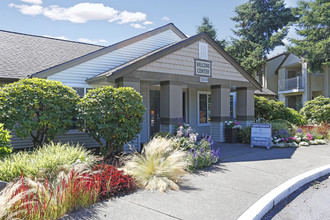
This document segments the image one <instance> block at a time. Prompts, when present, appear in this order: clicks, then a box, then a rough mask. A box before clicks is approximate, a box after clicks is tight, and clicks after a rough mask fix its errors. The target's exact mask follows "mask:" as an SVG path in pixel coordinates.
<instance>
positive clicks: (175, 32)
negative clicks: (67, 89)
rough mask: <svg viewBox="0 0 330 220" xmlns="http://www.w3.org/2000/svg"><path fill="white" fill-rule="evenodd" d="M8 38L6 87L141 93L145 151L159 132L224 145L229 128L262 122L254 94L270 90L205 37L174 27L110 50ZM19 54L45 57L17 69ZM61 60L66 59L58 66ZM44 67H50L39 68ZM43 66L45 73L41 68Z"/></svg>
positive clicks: (76, 137) (70, 136)
mask: <svg viewBox="0 0 330 220" xmlns="http://www.w3.org/2000/svg"><path fill="white" fill-rule="evenodd" d="M4 37H5V38H6V40H5V41H4V42H3V41H2V43H0V48H2V47H5V48H7V50H6V52H1V53H2V55H1V53H0V61H1V62H4V63H5V68H1V66H2V65H1V66H0V83H1V81H2V83H6V82H10V81H14V80H17V79H18V78H25V77H28V76H27V75H30V76H29V77H38V78H45V79H49V80H56V81H60V82H62V83H63V84H65V85H68V86H71V87H73V88H74V89H75V90H76V91H77V93H78V94H79V95H80V96H83V95H84V94H86V92H87V91H88V90H89V89H93V88H96V87H100V86H105V85H112V86H127V87H133V88H134V89H135V90H136V91H138V92H140V94H141V95H142V97H143V104H144V106H145V109H146V112H145V115H144V120H143V124H142V131H141V133H140V134H139V137H138V138H137V139H136V141H135V144H136V145H137V146H138V147H139V146H140V143H145V142H147V141H148V140H149V139H150V137H152V135H154V134H155V133H156V132H160V131H161V132H169V131H172V130H173V128H174V126H175V124H177V123H179V122H182V121H184V122H186V123H188V124H189V125H190V126H191V127H192V128H193V129H194V130H196V131H197V132H198V133H199V134H205V135H206V134H207V135H211V136H212V138H213V139H214V141H218V142H223V141H225V137H224V123H223V122H224V121H226V120H230V119H232V118H235V119H236V120H238V121H240V123H242V124H247V123H249V122H251V121H253V120H254V91H255V90H261V89H262V88H261V86H260V84H259V83H258V82H257V81H256V80H255V79H254V78H253V77H251V76H250V75H249V74H248V73H247V72H246V71H245V70H244V69H243V68H242V67H241V66H240V65H239V64H238V63H237V62H236V61H235V60H234V59H233V58H232V57H231V56H230V55H228V54H227V53H226V52H225V51H224V50H223V49H222V48H221V47H220V46H219V45H218V44H217V43H216V42H215V41H214V40H213V39H211V38H210V37H209V36H208V35H207V34H205V33H200V34H197V35H194V36H192V37H187V36H186V35H184V34H183V33H182V32H181V31H180V30H179V29H178V28H177V27H175V26H174V25H173V24H167V25H165V26H162V27H160V28H157V29H154V30H151V31H148V32H146V33H143V34H141V35H138V36H135V37H133V38H130V39H127V40H124V41H121V42H119V43H117V44H114V45H110V46H108V47H102V46H96V45H94V46H93V45H87V44H81V43H78V42H71V41H65V40H58V39H52V38H45V37H39V36H32V35H25V34H19V33H13V32H6V31H0V39H1V38H4ZM8 37H9V38H8ZM18 38H19V39H20V40H19V42H18V41H17V39H18ZM22 42H24V43H22ZM33 42H34V43H35V42H37V44H38V46H37V47H36V48H35V47H32V46H31V45H30V44H31V43H33ZM54 42H55V43H54ZM17 43H21V44H22V45H21V46H20V47H19V48H20V49H15V48H14V46H13V45H11V44H16V46H17ZM1 44H2V45H1ZM69 45H70V49H67V48H69ZM41 46H44V47H42V48H47V49H45V50H44V49H40V47H41ZM11 47H13V49H12V50H10V49H8V48H11ZM24 47H29V50H27V49H25V48H24ZM52 47H53V49H54V50H53V52H51V54H49V53H50V52H49V49H52ZM60 47H61V48H60ZM62 47H63V48H62ZM38 48H39V49H38ZM75 48H79V50H75ZM15 50H16V51H15ZM17 50H21V53H26V51H29V52H28V53H32V52H34V51H32V52H31V50H37V51H35V53H33V54H37V55H35V57H32V58H33V61H29V60H28V59H32V58H31V56H23V57H26V58H22V59H23V60H22V59H20V60H19V61H16V62H14V61H12V60H11V59H10V56H12V54H7V55H6V54H5V55H4V54H3V53H16V54H17V53H18V52H17ZM11 51H12V52H11ZM79 51H84V52H81V54H83V55H81V56H79V55H80V54H79V53H80V52H79ZM43 53H44V54H43ZM57 55H59V56H60V58H59V59H58V61H57V63H56V62H55V63H54V57H56V56H57ZM73 55H74V56H73ZM47 57H49V61H48V60H47ZM63 57H64V58H65V59H64V58H63ZM24 59H26V60H24ZM51 59H52V62H51V61H50V60H51ZM61 59H62V60H61ZM63 59H64V60H63ZM55 60H56V59H55ZM36 61H37V63H42V64H39V65H36V67H35V68H33V63H35V62H36ZM18 62H19V63H18ZM47 62H48V63H47ZM46 64H47V65H46ZM10 65H12V66H13V67H12V68H11V67H10ZM17 66H19V67H20V69H19V71H20V72H21V73H22V74H21V75H18V76H15V77H16V78H17V79H15V77H13V76H11V74H10V72H9V71H8V70H15V68H17ZM37 66H38V67H37ZM40 66H41V67H42V69H38V68H40ZM25 69H26V70H25ZM1 72H2V73H1ZM56 139H57V140H61V141H72V142H80V143H81V144H85V145H86V146H87V147H94V146H98V145H97V143H96V142H95V141H94V140H93V139H92V138H91V137H89V136H88V134H85V133H83V132H79V131H69V132H68V133H67V134H63V135H59V136H58V137H56ZM27 143H28V141H27V140H20V139H18V138H14V139H13V145H14V146H18V147H19V146H25V147H26V145H27Z"/></svg>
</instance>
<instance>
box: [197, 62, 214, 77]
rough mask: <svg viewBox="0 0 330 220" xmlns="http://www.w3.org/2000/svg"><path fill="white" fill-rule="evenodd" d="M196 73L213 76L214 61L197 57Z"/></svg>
mask: <svg viewBox="0 0 330 220" xmlns="http://www.w3.org/2000/svg"><path fill="white" fill-rule="evenodd" d="M195 75H198V76H211V75H212V62H211V61H207V60H197V59H195Z"/></svg>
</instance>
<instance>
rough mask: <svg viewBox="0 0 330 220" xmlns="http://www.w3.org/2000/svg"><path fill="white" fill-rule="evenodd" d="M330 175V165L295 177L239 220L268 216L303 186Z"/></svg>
mask: <svg viewBox="0 0 330 220" xmlns="http://www.w3.org/2000/svg"><path fill="white" fill-rule="evenodd" d="M329 173H330V164H328V165H325V166H322V167H319V168H316V169H314V170H311V171H308V172H306V173H303V174H300V175H298V176H296V177H293V178H291V179H289V180H288V181H286V182H285V183H283V184H281V185H280V186H278V187H276V188H275V189H273V190H272V191H270V192H269V193H267V194H266V195H264V196H263V197H262V198H261V199H259V200H258V201H257V202H256V203H254V204H253V205H252V206H251V207H250V208H249V209H248V210H246V211H245V212H244V213H243V214H242V215H241V216H240V217H239V218H238V220H250V219H251V220H252V219H253V220H259V219H261V218H262V217H263V216H264V215H266V214H267V213H268V212H269V211H270V210H271V209H272V208H273V207H274V206H276V205H277V204H278V203H279V202H280V201H281V200H283V199H284V198H286V197H288V196H289V195H290V194H291V193H293V192H295V191H296V190H298V189H299V188H300V187H302V186H303V185H305V184H307V183H309V182H312V181H313V180H316V179H318V178H320V177H322V176H325V175H327V174H329Z"/></svg>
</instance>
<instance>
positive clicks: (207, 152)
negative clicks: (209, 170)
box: [172, 124, 220, 170]
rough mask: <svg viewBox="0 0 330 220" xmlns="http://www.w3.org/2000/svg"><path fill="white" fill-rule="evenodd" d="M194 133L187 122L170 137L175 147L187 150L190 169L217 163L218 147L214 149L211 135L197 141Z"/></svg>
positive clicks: (196, 134) (218, 156) (196, 135)
mask: <svg viewBox="0 0 330 220" xmlns="http://www.w3.org/2000/svg"><path fill="white" fill-rule="evenodd" d="M197 139H198V133H196V132H195V131H194V130H193V129H192V128H191V127H190V126H189V125H188V124H183V125H181V126H179V127H178V130H177V132H176V136H175V137H172V140H173V142H174V145H175V147H176V148H180V149H182V150H184V151H187V153H188V155H187V159H188V161H189V164H190V165H189V166H188V168H189V169H190V170H196V169H202V168H205V167H209V166H211V165H212V164H214V163H217V162H218V161H219V158H220V149H215V148H214V146H213V140H212V138H211V136H208V137H207V136H205V137H203V138H202V140H200V141H197Z"/></svg>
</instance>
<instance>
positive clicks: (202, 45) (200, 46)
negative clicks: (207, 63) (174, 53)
mask: <svg viewBox="0 0 330 220" xmlns="http://www.w3.org/2000/svg"><path fill="white" fill-rule="evenodd" d="M202 47H205V48H206V51H205V53H206V54H205V57H203V56H201V55H202V53H201V52H202V51H201V48H202ZM198 57H199V59H202V60H208V59H209V47H208V44H207V43H204V42H199V44H198Z"/></svg>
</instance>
